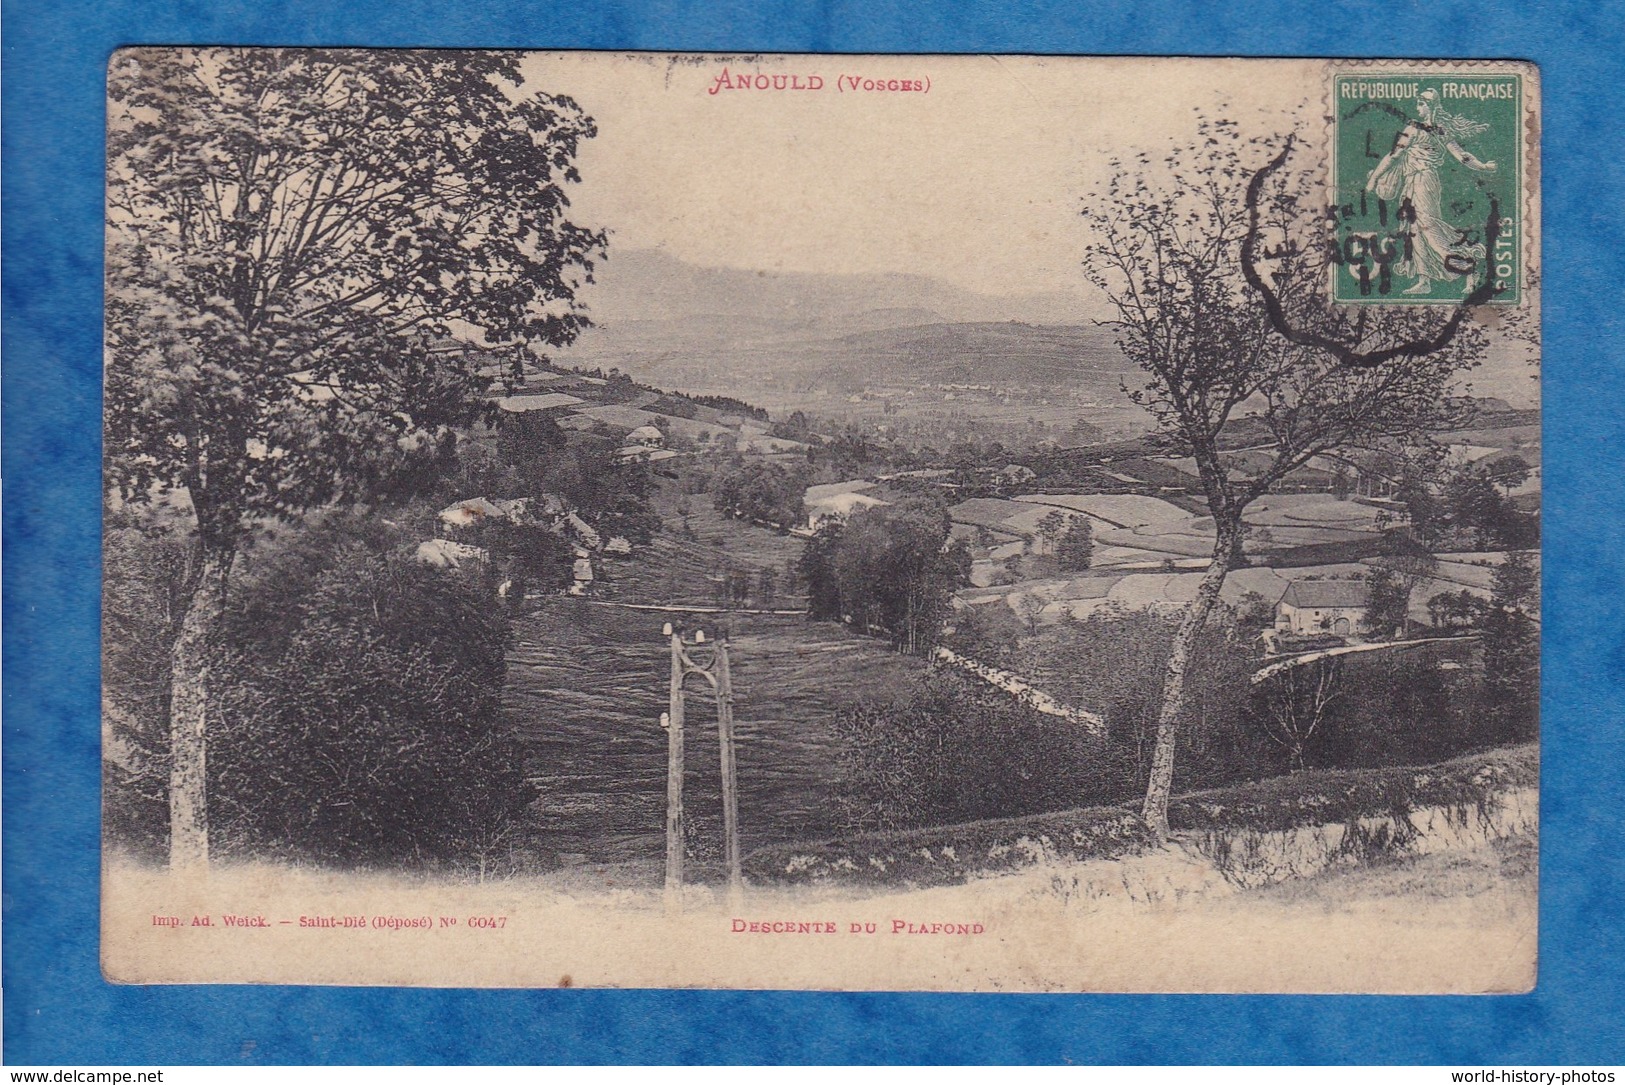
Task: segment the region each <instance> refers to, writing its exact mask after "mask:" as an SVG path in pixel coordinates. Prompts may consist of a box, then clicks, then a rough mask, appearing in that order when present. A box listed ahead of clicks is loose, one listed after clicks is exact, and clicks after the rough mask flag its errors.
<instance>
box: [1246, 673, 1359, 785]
mask: <svg viewBox="0 0 1625 1085" xmlns="http://www.w3.org/2000/svg"><path fill="white" fill-rule="evenodd" d="M1342 679H1343V666H1342V661H1341V660H1339V659H1337V658H1336V657H1335V656H1333V657H1330V658H1323V659H1317V660H1315V661H1314V662H1312V663H1304V664H1301V665H1299V666H1295V667H1287V668H1285V669H1284V670H1282V671H1280V672H1279V673H1277V674H1273V675H1271V676H1270V677H1269V679H1268V680H1267V681H1266V683H1265V715H1264V733H1265V734H1267V735H1269V737H1270V739H1271V740H1272V741H1274V742H1275V743H1276V744H1277V745H1279V746H1280V747H1282V748H1283V749H1285V750H1286V752H1287V756H1288V757H1289V758H1290V761H1291V765H1292V770H1293V771H1294V772H1296V771H1298V770H1299V769H1301V768H1303V755H1304V749H1305V748H1306V747H1307V746H1308V745H1309V740H1310V739H1312V738H1313V737H1314V735H1315V732H1316V731H1318V730H1319V729H1320V725H1321V724H1322V723H1323V722H1325V719H1326V712H1327V710H1328V709H1329V708H1331V706H1332V703H1333V702H1335V701H1336V700H1337V699H1338V698H1339V697H1340V696H1342V692H1343V691H1342V685H1343V681H1342Z"/></svg>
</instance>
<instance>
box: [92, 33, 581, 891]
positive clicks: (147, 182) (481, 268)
mask: <svg viewBox="0 0 1625 1085" xmlns="http://www.w3.org/2000/svg"><path fill="white" fill-rule="evenodd" d="M108 101H109V119H108V180H107V225H108V246H107V269H108V270H107V327H106V351H107V372H106V433H105V439H106V452H107V470H106V479H107V484H108V487H109V489H110V491H112V493H113V495H114V496H115V497H116V498H117V499H119V500H122V501H124V502H126V503H141V502H150V501H152V500H154V499H155V498H159V497H161V496H164V495H168V494H172V493H179V494H181V495H183V497H184V499H185V504H186V506H187V507H188V508H189V511H190V515H191V518H192V521H193V542H194V546H195V549H196V559H195V561H194V562H193V565H192V568H193V574H192V578H191V583H190V585H189V591H188V600H189V601H188V604H187V607H186V610H185V613H184V615H183V617H182V618H181V621H180V622H179V627H178V633H177V636H176V638H175V641H174V648H173V652H172V656H171V697H170V709H169V715H170V732H171V745H172V754H173V756H172V766H173V767H172V771H171V776H170V785H169V795H168V799H169V806H170V863H171V866H172V867H174V868H190V867H197V866H201V865H203V864H206V863H207V861H208V848H209V845H208V817H207V796H206V786H205V779H206V769H205V754H206V745H207V740H206V729H207V720H208V717H209V696H210V694H209V685H210V674H211V667H212V663H213V657H214V654H215V652H214V649H215V647H216V645H215V639H216V638H215V631H216V628H217V626H218V623H219V620H220V615H221V612H222V607H223V603H224V598H225V592H226V587H227V583H228V580H229V578H230V575H231V569H232V563H233V559H234V558H235V556H236V554H237V553H238V551H239V550H240V549H241V548H242V547H243V546H244V544H245V542H246V540H247V538H248V535H249V532H250V531H251V530H252V528H253V527H254V525H256V524H257V523H260V522H263V521H265V520H266V519H269V518H282V519H291V518H293V517H295V516H297V515H299V514H300V513H301V512H302V511H303V510H307V509H309V508H312V507H316V506H320V505H323V504H327V503H330V502H342V501H351V500H356V499H359V498H366V497H368V496H371V489H372V486H373V484H375V483H376V481H377V480H378V479H380V478H387V477H388V475H389V474H390V473H391V469H392V467H393V466H394V465H395V464H397V463H398V462H399V461H400V460H401V459H402V458H403V457H405V456H409V455H410V454H411V453H412V451H413V449H415V448H418V447H420V446H421V445H422V444H424V443H425V442H427V443H431V444H432V443H434V441H435V440H436V439H437V438H440V437H442V436H444V435H445V434H447V433H448V432H449V431H450V429H451V427H454V426H457V425H460V424H464V423H467V422H469V421H470V420H472V419H474V418H475V417H477V416H478V415H479V414H480V413H481V411H482V410H483V408H482V405H481V401H480V398H479V397H480V393H481V392H482V391H483V390H484V387H485V384H486V382H485V381H484V380H482V379H480V378H479V377H478V376H477V375H476V373H475V372H474V371H473V369H472V367H471V363H470V361H469V360H468V358H467V357H465V356H464V354H463V353H462V352H435V351H431V350H430V349H429V348H430V346H431V343H432V341H433V339H434V338H435V337H437V336H446V335H448V334H449V333H450V332H451V330H452V328H453V324H452V322H454V321H456V322H460V325H461V326H466V327H474V328H477V329H479V330H480V332H481V333H483V336H484V338H485V339H486V340H488V341H489V342H491V343H493V344H514V345H515V346H516V347H517V346H525V345H530V344H540V345H551V346H559V345H562V344H564V343H567V342H568V341H570V340H571V339H572V338H573V337H574V336H575V334H576V332H577V331H578V330H579V329H580V328H581V327H583V326H584V325H585V323H586V321H585V318H584V317H583V316H582V315H581V314H580V313H579V312H577V306H576V304H575V292H576V290H577V288H578V287H579V286H580V285H581V283H582V282H584V281H590V279H591V273H592V270H593V266H594V260H595V259H596V257H597V256H598V254H599V253H601V251H602V249H603V247H604V243H605V237H604V234H603V233H602V232H599V231H593V230H588V229H584V228H582V227H579V226H576V225H575V224H573V223H571V222H570V221H569V220H568V219H567V218H566V214H567V211H568V208H569V200H568V198H567V196H566V191H565V189H566V186H567V185H568V184H571V183H574V182H576V181H578V180H579V177H578V175H577V172H576V169H575V166H574V164H573V162H574V159H575V156H576V153H577V150H578V148H579V146H580V144H581V142H582V141H583V140H586V139H589V138H591V137H592V136H593V135H594V134H595V129H594V127H593V123H592V121H591V119H590V118H588V117H587V116H586V115H585V114H583V113H582V111H581V110H580V108H579V107H578V106H577V105H576V104H575V103H574V102H573V101H571V100H570V99H568V98H564V97H558V96H553V95H548V94H544V93H539V92H536V91H535V90H533V89H531V88H526V87H523V86H522V85H521V76H520V72H519V62H518V59H517V57H515V56H514V55H512V54H501V53H455V52H438V51H437V52H429V51H418V52H409V51H401V52H395V51H390V52H368V51H361V50H303V49H195V50H191V49H189V50H174V49H158V48H153V49H134V50H126V51H123V52H121V53H119V54H118V55H117V56H116V57H115V58H114V61H113V63H112V65H111V67H110V70H109V75H108Z"/></svg>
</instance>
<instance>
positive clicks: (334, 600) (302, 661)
mask: <svg viewBox="0 0 1625 1085" xmlns="http://www.w3.org/2000/svg"><path fill="white" fill-rule="evenodd" d="M414 537H415V536H413V535H411V533H409V532H404V531H397V530H395V529H393V528H391V527H390V526H389V525H388V524H387V523H385V522H383V521H381V520H377V519H371V518H364V517H357V516H333V517H328V518H325V519H322V520H320V521H319V522H317V523H315V524H313V525H312V526H310V527H307V528H304V529H301V530H298V531H293V532H287V533H284V534H283V535H282V536H280V537H279V538H277V539H273V540H269V541H262V542H261V543H260V544H259V545H258V546H257V547H256V548H255V549H254V550H253V551H252V552H250V553H249V554H247V555H244V556H241V557H239V558H238V561H239V563H240V570H239V575H238V576H237V577H236V578H235V587H234V590H233V594H232V596H231V598H230V599H229V600H228V607H227V613H226V615H225V621H224V625H223V628H222V630H221V639H220V643H219V645H218V646H217V651H216V654H215V658H214V661H213V665H212V667H211V685H212V687H213V689H214V691H215V706H214V716H213V717H212V718H211V720H210V728H211V734H210V750H209V762H208V768H209V814H210V820H211V844H212V846H213V849H214V851H215V852H216V854H219V855H223V856H228V857H229V856H243V857H248V856H252V857H256V858H264V857H282V858H290V859H303V860H312V861H317V862H325V863H338V864H344V865H356V866H363V865H388V866H410V867H420V868H442V869H457V870H467V871H477V872H481V873H490V872H493V871H496V870H500V869H501V867H502V863H503V862H504V861H506V859H507V858H508V857H509V856H510V854H511V852H512V849H513V848H514V847H515V846H517V845H519V844H521V843H522V841H521V834H522V829H523V826H524V825H525V819H526V816H527V812H528V807H529V806H530V804H531V803H532V802H533V801H534V799H535V794H534V791H533V789H532V788H531V787H530V786H529V785H528V784H527V783H526V782H525V777H524V772H523V765H522V759H521V750H520V748H519V745H518V742H517V739H516V737H515V736H514V735H513V734H512V733H511V732H510V730H509V729H508V728H507V727H506V726H505V724H504V722H503V720H502V717H501V706H500V697H501V688H502V681H503V674H504V668H505V660H504V656H505V647H506V642H507V627H506V619H505V616H504V613H503V610H502V608H501V607H499V606H497V605H496V601H495V599H494V598H493V596H492V592H491V590H490V585H489V584H487V583H480V582H477V581H476V579H475V576H471V575H469V574H468V573H463V572H457V571H447V570H436V569H430V568H427V567H425V566H422V565H419V564H417V563H416V562H414V561H412V560H411V558H410V545H409V544H410V541H411V539H412V538H414ZM188 552H189V551H188V547H187V545H186V541H185V539H184V538H183V537H181V536H179V535H178V534H164V533H162V532H152V531H149V532H145V533H143V532H141V531H137V530H135V529H133V528H130V527H125V526H123V525H117V524H112V525H110V529H109V532H108V535H107V555H108V557H107V571H106V588H105V598H106V601H107V603H106V609H105V617H104V621H105V630H106V643H107V665H106V667H105V670H104V681H105V703H106V705H107V718H108V725H109V726H108V731H109V742H108V744H107V755H106V761H105V765H106V771H105V781H106V789H105V796H106V798H105V810H106V816H105V820H104V824H105V829H106V832H107V834H108V837H109V839H110V840H111V841H114V842H116V843H118V844H120V845H121V846H125V847H129V848H131V849H132V850H134V851H136V852H137V853H138V854H143V855H146V856H148V857H150V858H153V859H157V858H160V857H161V856H162V854H163V851H164V848H165V845H166V842H167V833H168V825H167V803H168V793H167V789H168V744H169V738H168V722H167V705H168V670H167V657H168V648H169V645H170V643H171V642H172V640H173V637H174V635H175V629H176V625H177V623H178V620H179V611H178V609H176V606H175V604H174V600H175V598H176V595H175V592H176V590H177V585H179V584H183V583H184V581H185V579H186V570H187V565H186V561H187V555H188ZM476 575H477V574H476Z"/></svg>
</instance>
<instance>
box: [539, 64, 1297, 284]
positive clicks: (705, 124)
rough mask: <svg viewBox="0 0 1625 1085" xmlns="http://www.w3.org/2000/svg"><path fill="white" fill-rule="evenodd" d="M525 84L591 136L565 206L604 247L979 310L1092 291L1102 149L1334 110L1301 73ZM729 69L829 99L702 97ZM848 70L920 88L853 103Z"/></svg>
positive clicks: (921, 68)
mask: <svg viewBox="0 0 1625 1085" xmlns="http://www.w3.org/2000/svg"><path fill="white" fill-rule="evenodd" d="M524 69H525V72H526V76H527V85H533V86H535V87H537V88H539V89H542V90H546V91H548V92H551V93H565V94H569V95H570V96H571V97H573V98H575V99H576V100H577V101H578V102H579V103H580V104H581V106H582V107H583V108H584V109H585V110H586V111H587V113H589V114H590V115H591V116H592V117H594V118H595V119H596V121H597V123H598V129H599V135H598V137H597V138H596V139H594V140H591V141H588V143H587V145H586V146H585V147H584V148H583V150H582V152H581V154H580V156H579V165H580V169H581V172H582V174H583V177H584V181H583V183H582V184H581V185H580V186H577V188H576V190H575V192H574V193H573V194H572V200H573V203H574V210H575V212H576V216H577V221H579V222H582V223H583V224H591V225H599V226H605V227H608V228H609V229H610V230H611V231H612V237H611V246H612V247H615V246H622V247H628V248H640V249H641V248H646V249H660V250H663V251H665V252H666V253H667V254H669V255H671V256H675V257H677V258H679V259H682V260H685V261H688V262H690V263H695V264H700V265H705V266H724V267H743V268H749V269H754V270H762V271H768V272H782V271H792V272H793V271H806V272H823V273H836V274H840V273H853V272H888V271H889V272H914V273H921V274H927V275H932V276H935V277H938V278H941V279H945V280H947V281H949V282H952V283H955V284H957V285H959V286H963V287H965V288H968V289H971V290H977V291H980V292H983V293H990V294H1001V293H1029V292H1049V291H1064V292H1068V293H1072V292H1076V293H1079V294H1080V295H1082V294H1086V293H1088V292H1089V291H1090V288H1089V287H1088V286H1087V284H1086V283H1085V282H1084V281H1083V278H1082V273H1081V270H1080V268H1079V261H1080V259H1081V255H1082V251H1083V247H1084V244H1085V242H1086V236H1085V231H1084V224H1083V221H1082V219H1081V217H1080V216H1079V214H1078V210H1079V208H1080V206H1081V201H1082V199H1083V196H1084V194H1085V193H1086V192H1088V191H1089V189H1090V188H1091V186H1092V185H1094V184H1095V183H1097V182H1098V181H1099V180H1100V179H1102V178H1103V177H1104V176H1105V174H1106V170H1107V165H1106V164H1107V161H1108V160H1109V158H1110V157H1111V156H1112V155H1113V154H1114V153H1116V154H1120V153H1126V152H1132V151H1134V150H1139V149H1147V150H1151V151H1155V150H1157V149H1159V148H1163V147H1167V146H1169V145H1170V144H1171V143H1172V142H1173V141H1175V140H1178V139H1182V138H1188V137H1189V136H1190V134H1191V133H1192V131H1193V129H1194V120H1195V112H1194V110H1196V109H1198V108H1204V109H1207V110H1209V111H1210V112H1211V111H1217V110H1218V109H1219V107H1220V106H1221V104H1224V105H1225V108H1224V111H1225V112H1227V113H1229V114H1230V115H1233V116H1236V117H1238V118H1254V119H1257V120H1260V121H1265V120H1269V121H1271V122H1273V123H1272V124H1271V126H1270V128H1269V129H1265V130H1279V128H1280V125H1281V123H1282V120H1283V118H1284V117H1285V115H1286V114H1288V113H1290V112H1292V111H1293V110H1294V109H1297V108H1302V104H1303V103H1305V102H1306V101H1318V100H1321V99H1323V96H1324V93H1325V87H1324V78H1323V75H1322V71H1323V69H1322V67H1321V66H1320V65H1319V64H1316V63H1314V62H1305V61H1245V60H1190V59H1186V60H1175V61H1167V60H1161V61H1158V60H1143V59H1094V60H1083V61H1080V60H1077V59H1073V58H1041V57H1002V58H995V57H940V56H939V57H831V56H815V57H782V56H780V57H760V58H726V57H716V56H706V57H687V58H677V57H667V56H663V55H636V54H633V55H626V54H595V53H565V54H559V53H553V54H532V55H530V56H528V57H527V58H526V60H525V63H524ZM724 71H726V73H727V75H728V77H729V80H730V82H731V81H732V80H733V79H735V78H736V77H738V76H740V75H749V76H751V77H754V76H755V75H757V74H758V73H761V74H780V75H799V76H801V77H802V81H803V83H807V84H810V83H812V78H813V77H814V76H816V77H818V78H820V79H821V80H822V82H823V86H822V89H819V90H802V91H797V90H782V91H779V90H756V89H749V90H741V89H734V88H731V87H729V88H719V89H718V93H716V94H711V93H708V92H709V91H710V90H711V89H712V88H714V87H717V80H718V77H719V76H722V75H723V74H724ZM853 75H855V76H859V77H860V78H869V79H886V80H898V81H908V82H912V83H921V84H923V83H926V81H927V80H929V89H928V90H926V91H924V92H921V91H865V90H863V89H861V88H860V89H858V90H853V89H851V87H850V86H849V85H848V84H847V83H845V82H842V81H841V77H842V76H853ZM1225 103H1227V104H1225Z"/></svg>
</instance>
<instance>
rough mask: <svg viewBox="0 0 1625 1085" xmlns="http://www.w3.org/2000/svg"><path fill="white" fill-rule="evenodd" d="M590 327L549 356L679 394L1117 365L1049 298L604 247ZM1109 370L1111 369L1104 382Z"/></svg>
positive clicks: (1026, 376)
mask: <svg viewBox="0 0 1625 1085" xmlns="http://www.w3.org/2000/svg"><path fill="white" fill-rule="evenodd" d="M596 278H597V281H596V282H595V283H594V284H593V285H592V286H590V287H588V288H587V289H586V290H584V291H583V294H582V296H583V300H585V301H586V302H587V304H588V306H589V315H590V316H591V317H592V319H593V321H594V323H595V325H596V326H595V327H593V328H591V329H589V330H587V331H586V332H584V333H583V334H582V335H581V337H580V339H579V340H578V341H577V342H576V343H575V344H574V345H573V346H572V347H570V348H569V349H568V350H567V351H564V352H561V353H560V354H559V356H558V358H557V360H558V361H559V362H560V363H561V364H564V365H583V366H588V367H601V368H606V369H607V368H609V367H611V366H614V367H617V368H619V369H621V370H623V371H625V372H627V373H629V374H631V375H632V376H634V377H636V378H637V379H638V380H642V381H647V382H650V383H653V384H659V385H661V386H664V387H670V388H680V389H683V390H687V391H694V392H702V393H715V392H724V393H727V394H742V395H744V396H746V397H747V398H748V397H749V394H750V392H751V390H752V388H753V387H755V388H762V387H765V386H774V387H780V388H783V387H789V386H794V387H824V388H827V389H828V390H829V391H831V392H839V393H848V392H855V391H859V390H861V389H863V388H865V387H868V386H870V385H875V384H886V383H899V382H904V381H907V382H926V383H982V384H1022V385H1047V384H1060V383H1065V382H1067V381H1069V380H1077V379H1079V378H1080V377H1084V378H1086V377H1087V375H1088V374H1100V373H1114V374H1115V373H1117V372H1119V371H1121V370H1123V369H1124V368H1125V366H1126V362H1124V360H1123V359H1122V357H1121V355H1120V354H1118V352H1117V350H1116V348H1115V346H1113V345H1112V343H1111V341H1110V337H1109V336H1107V335H1105V334H1103V333H1102V332H1101V331H1100V329H1098V328H1096V327H1094V326H1093V325H1092V324H1091V323H1090V322H1089V321H1087V320H1085V319H1082V318H1081V317H1080V316H1079V307H1080V306H1079V301H1078V299H1077V298H1071V297H1067V296H1064V295H1059V294H1042V293H1034V294H1018V295H1010V296H998V295H984V294H977V293H974V292H972V291H969V290H964V289H962V288H960V287H957V286H954V285H952V284H949V283H945V282H942V281H940V280H937V279H933V278H930V277H928V276H924V275H903V274H864V275H819V274H811V273H804V272H790V273H782V274H770V273H766V272H757V271H747V270H741V269H736V268H703V267H697V266H695V265H692V264H687V263H685V262H683V261H681V260H677V259H675V258H673V257H670V256H667V255H665V254H663V253H659V252H652V251H647V250H626V251H622V252H619V253H616V254H614V255H612V256H611V257H610V258H609V259H608V260H607V261H605V263H604V265H603V266H602V267H601V269H600V271H599V273H598V275H597V277H596ZM1114 379H1115V378H1114Z"/></svg>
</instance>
